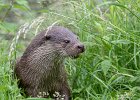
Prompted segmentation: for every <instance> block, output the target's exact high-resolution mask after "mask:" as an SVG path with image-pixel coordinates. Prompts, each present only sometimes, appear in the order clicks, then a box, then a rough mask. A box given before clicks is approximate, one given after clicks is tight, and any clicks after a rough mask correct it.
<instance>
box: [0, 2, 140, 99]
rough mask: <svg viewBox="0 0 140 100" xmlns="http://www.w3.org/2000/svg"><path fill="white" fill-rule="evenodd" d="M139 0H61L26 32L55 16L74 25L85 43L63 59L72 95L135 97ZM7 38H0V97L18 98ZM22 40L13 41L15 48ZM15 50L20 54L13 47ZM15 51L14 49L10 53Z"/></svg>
mask: <svg viewBox="0 0 140 100" xmlns="http://www.w3.org/2000/svg"><path fill="white" fill-rule="evenodd" d="M139 3H140V0H116V1H106V0H104V2H101V3H94V2H93V0H81V1H80V0H78V1H75V0H67V2H63V3H62V4H60V7H61V9H59V10H54V9H53V8H52V9H50V10H49V11H48V10H47V13H45V15H43V16H46V20H43V22H42V23H41V24H39V25H37V26H39V27H38V28H36V26H35V27H33V28H30V31H28V33H33V34H34V33H37V32H38V31H40V30H42V29H43V28H45V27H47V26H49V25H51V24H52V23H55V22H58V23H60V24H61V25H64V26H66V27H69V28H70V29H72V30H73V31H75V32H76V34H77V35H79V38H80V40H81V41H82V42H83V43H84V44H85V46H86V51H85V53H84V54H82V55H81V56H80V57H79V58H78V59H67V60H66V62H65V65H66V68H67V71H68V75H69V83H70V86H71V89H72V94H73V99H74V100H138V99H139V98H140V4H139ZM54 8H55V7H54ZM64 8H65V10H64ZM41 12H42V11H41ZM44 12H45V10H44ZM30 25H31V23H30V24H29V26H30ZM35 29H37V30H35ZM26 35H28V34H26ZM8 43H9V42H8V41H6V42H4V41H2V43H1V44H0V46H1V47H2V48H1V49H0V80H1V81H0V98H1V99H3V100H18V99H22V98H23V97H22V96H21V95H20V93H19V89H18V88H17V84H16V81H13V80H12V78H11V74H12V71H13V70H12V69H11V67H10V64H9V58H8V52H6V51H8V50H9V48H8V47H7V46H6V45H7V44H8ZM21 45H22V44H21V43H20V44H17V43H16V49H15V50H19V49H20V48H21V47H22V46H21ZM22 48H24V47H22ZM16 53H17V55H19V52H18V51H16ZM20 54H21V53H20ZM14 56H15V52H13V54H12V55H11V58H14Z"/></svg>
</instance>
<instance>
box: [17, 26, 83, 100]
mask: <svg viewBox="0 0 140 100" xmlns="http://www.w3.org/2000/svg"><path fill="white" fill-rule="evenodd" d="M82 52H84V46H83V44H81V43H80V41H79V40H78V39H77V36H76V35H75V34H74V33H72V32H71V31H70V30H68V29H67V28H64V27H61V26H53V27H50V28H48V29H47V30H44V31H42V32H41V33H39V34H38V35H37V36H35V38H34V39H33V40H32V41H31V43H30V45H29V46H28V47H27V49H26V50H25V52H24V53H23V55H22V57H21V58H20V59H19V60H18V61H17V63H16V66H15V74H16V77H17V78H18V79H19V87H20V88H22V89H24V91H25V94H26V95H27V96H31V97H44V98H47V97H48V96H49V97H52V98H64V100H70V97H71V92H70V88H69V85H68V83H67V73H66V71H65V68H64V59H65V58H66V57H71V58H76V57H78V56H79V54H80V53H82ZM58 94H59V95H58Z"/></svg>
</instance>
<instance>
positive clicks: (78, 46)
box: [77, 44, 85, 53]
mask: <svg viewBox="0 0 140 100" xmlns="http://www.w3.org/2000/svg"><path fill="white" fill-rule="evenodd" d="M77 48H78V49H79V50H80V53H82V52H84V51H85V47H84V45H83V44H80V45H77Z"/></svg>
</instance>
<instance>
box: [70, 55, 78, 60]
mask: <svg viewBox="0 0 140 100" xmlns="http://www.w3.org/2000/svg"><path fill="white" fill-rule="evenodd" d="M79 56H80V54H78V55H74V56H70V57H71V58H72V59H76V58H78V57H79Z"/></svg>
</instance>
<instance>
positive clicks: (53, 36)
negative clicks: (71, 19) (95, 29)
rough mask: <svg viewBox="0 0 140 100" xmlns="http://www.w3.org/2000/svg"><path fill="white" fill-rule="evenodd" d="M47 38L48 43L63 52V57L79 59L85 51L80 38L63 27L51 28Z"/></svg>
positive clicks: (46, 35)
mask: <svg viewBox="0 0 140 100" xmlns="http://www.w3.org/2000/svg"><path fill="white" fill-rule="evenodd" d="M45 38H46V39H47V42H49V43H51V44H52V45H53V46H54V47H55V49H57V50H58V51H59V52H61V53H60V54H61V56H63V57H71V58H77V57H78V56H79V54H80V53H82V52H84V50H85V48H84V45H83V44H82V43H81V42H80V41H79V39H78V37H77V36H76V35H75V34H74V33H73V32H71V31H70V30H68V29H67V28H64V27H61V26H53V27H50V28H49V29H48V30H47V32H46V34H45ZM47 42H46V43H47Z"/></svg>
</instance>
